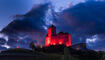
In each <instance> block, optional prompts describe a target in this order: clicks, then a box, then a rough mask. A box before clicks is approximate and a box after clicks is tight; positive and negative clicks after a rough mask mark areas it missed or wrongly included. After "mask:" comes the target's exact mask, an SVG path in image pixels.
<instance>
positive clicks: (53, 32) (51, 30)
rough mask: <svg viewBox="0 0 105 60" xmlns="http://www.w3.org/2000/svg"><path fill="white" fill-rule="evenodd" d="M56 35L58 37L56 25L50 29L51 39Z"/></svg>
mask: <svg viewBox="0 0 105 60" xmlns="http://www.w3.org/2000/svg"><path fill="white" fill-rule="evenodd" d="M54 35H56V27H55V26H54V25H52V26H51V27H49V29H48V36H49V37H51V36H54Z"/></svg>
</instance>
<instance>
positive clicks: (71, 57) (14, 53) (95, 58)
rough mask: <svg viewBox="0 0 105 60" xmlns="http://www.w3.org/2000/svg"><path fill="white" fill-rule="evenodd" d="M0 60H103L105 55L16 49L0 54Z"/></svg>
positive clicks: (89, 52)
mask: <svg viewBox="0 0 105 60" xmlns="http://www.w3.org/2000/svg"><path fill="white" fill-rule="evenodd" d="M51 49H53V50H51ZM57 50H58V51H59V52H58V51H57ZM0 60H105V53H104V52H95V51H92V50H86V51H81V50H73V49H71V48H64V49H63V48H62V50H61V49H60V48H59V49H57V48H54V47H53V48H52V47H51V48H47V49H42V50H41V49H39V50H37V49H36V51H35V50H28V49H20V48H18V49H10V50H7V51H3V52H1V53H0Z"/></svg>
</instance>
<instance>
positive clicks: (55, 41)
mask: <svg viewBox="0 0 105 60" xmlns="http://www.w3.org/2000/svg"><path fill="white" fill-rule="evenodd" d="M50 45H65V46H67V47H69V46H71V35H70V34H69V33H64V32H60V33H58V34H56V27H55V26H54V25H52V26H51V27H49V28H48V34H47V35H46V38H45V46H46V47H47V46H50Z"/></svg>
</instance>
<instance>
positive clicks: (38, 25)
mask: <svg viewBox="0 0 105 60" xmlns="http://www.w3.org/2000/svg"><path fill="white" fill-rule="evenodd" d="M47 9H48V4H42V5H41V4H39V5H35V6H34V7H33V8H32V9H31V11H29V12H28V13H26V14H24V15H16V16H14V20H13V21H12V22H11V23H10V24H8V26H6V27H5V28H4V29H3V30H2V31H1V33H3V34H6V35H8V37H9V38H8V39H9V40H8V42H7V44H8V45H9V46H11V47H12V48H16V46H18V45H19V46H20V47H21V48H29V44H30V43H31V42H32V41H34V42H42V41H44V37H45V33H46V31H45V29H44V28H43V26H44V25H45V22H44V18H45V14H46V11H47ZM25 36H27V37H25ZM20 37H21V38H22V39H21V38H20ZM24 37H25V38H24ZM17 41H18V42H19V43H18V42H17ZM43 44H44V42H43Z"/></svg>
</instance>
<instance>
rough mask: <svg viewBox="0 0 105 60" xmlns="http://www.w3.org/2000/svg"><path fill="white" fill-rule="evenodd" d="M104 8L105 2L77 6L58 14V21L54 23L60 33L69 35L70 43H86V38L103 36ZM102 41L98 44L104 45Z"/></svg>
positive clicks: (104, 31)
mask: <svg viewBox="0 0 105 60" xmlns="http://www.w3.org/2000/svg"><path fill="white" fill-rule="evenodd" d="M104 6H105V2H99V1H98V2H95V1H94V2H85V3H80V4H77V5H75V6H74V7H70V8H68V9H65V10H64V11H63V12H61V13H59V15H58V17H59V20H58V22H55V23H56V25H57V27H58V29H59V30H60V31H65V32H70V33H71V36H72V43H75V42H77V43H80V42H86V39H87V38H88V37H92V36H94V35H99V34H102V35H103V34H105V17H104V16H105V7H104ZM93 40H94V39H93ZM93 40H92V41H93ZM98 40H99V41H100V39H98ZM104 41H105V40H101V41H100V43H102V45H104V44H105V43H104ZM96 46H98V44H95V48H96ZM98 47H99V46H98ZM102 48H103V47H102Z"/></svg>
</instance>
